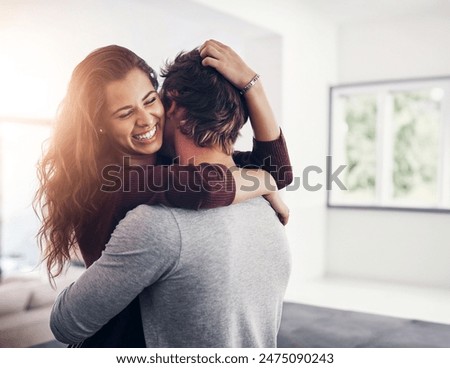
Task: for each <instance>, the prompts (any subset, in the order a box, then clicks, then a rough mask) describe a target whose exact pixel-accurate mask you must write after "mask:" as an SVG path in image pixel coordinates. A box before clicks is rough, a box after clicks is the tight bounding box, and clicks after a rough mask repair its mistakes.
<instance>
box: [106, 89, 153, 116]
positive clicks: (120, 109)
mask: <svg viewBox="0 0 450 368" xmlns="http://www.w3.org/2000/svg"><path fill="white" fill-rule="evenodd" d="M153 93H157V92H156V91H155V90H154V89H153V90H151V91H150V92H148V93H147V94H146V95H145V96H144V97H143V98H142V101H145V100H146V99H147V98H148V97H149V96H150V95H151V94H153ZM132 107H133V106H132V105H127V106H122V107H120V108H118V109H117V110H116V111H114V112H113V113H112V115H116V114H117V113H118V112H119V111H122V110H127V109H131V108H132Z"/></svg>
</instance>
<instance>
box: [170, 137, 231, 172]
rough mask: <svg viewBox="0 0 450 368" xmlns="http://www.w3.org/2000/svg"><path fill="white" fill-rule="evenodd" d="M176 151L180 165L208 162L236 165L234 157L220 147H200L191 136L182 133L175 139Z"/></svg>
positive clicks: (227, 165) (229, 165) (228, 165)
mask: <svg viewBox="0 0 450 368" xmlns="http://www.w3.org/2000/svg"><path fill="white" fill-rule="evenodd" d="M175 151H176V153H177V156H178V157H179V163H180V165H199V164H201V163H205V162H206V163H211V164H222V165H225V166H226V167H232V166H235V163H234V161H233V157H232V156H230V155H228V154H226V153H225V152H223V151H222V149H221V148H220V147H198V146H196V145H195V144H194V142H193V141H192V140H191V139H190V138H188V137H186V136H184V135H181V134H180V135H179V136H178V137H177V138H176V139H175Z"/></svg>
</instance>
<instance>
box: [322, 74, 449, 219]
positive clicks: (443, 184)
mask: <svg viewBox="0 0 450 368" xmlns="http://www.w3.org/2000/svg"><path fill="white" fill-rule="evenodd" d="M431 86H433V87H442V88H444V89H445V91H446V93H445V97H444V99H443V100H442V109H441V114H442V117H443V118H442V121H441V132H442V134H441V136H440V137H439V140H440V141H439V148H438V150H439V153H438V163H437V164H438V179H437V185H438V188H437V195H438V207H430V206H426V205H424V206H423V207H422V206H407V205H405V206H399V205H393V203H392V202H393V201H392V199H391V198H390V197H389V196H390V193H391V191H389V189H388V186H389V185H391V180H386V177H389V176H390V175H392V170H391V168H392V163H393V160H392V155H391V153H392V145H391V144H390V142H392V141H389V139H390V138H393V135H392V134H390V135H387V134H386V133H385V132H386V131H387V130H389V127H388V126H386V123H388V124H390V123H391V122H392V121H391V120H390V119H385V118H384V117H383V114H386V112H387V111H389V109H385V108H384V104H385V103H386V101H380V97H379V96H378V97H377V111H378V113H377V122H376V129H377V130H376V131H377V135H376V140H375V145H376V170H375V172H376V178H377V180H376V185H375V200H374V201H373V202H372V201H371V202H369V201H367V202H366V203H364V202H363V201H362V202H361V204H357V203H353V202H351V203H350V202H349V203H348V204H345V201H342V200H339V201H333V198H332V190H327V207H328V208H342V209H369V210H394V211H412V212H433V213H446V214H448V213H450V76H433V77H423V78H410V79H391V80H382V81H371V82H359V83H348V84H339V85H334V86H331V87H330V88H329V107H328V113H329V115H328V124H329V125H328V155H329V156H331V157H333V159H334V157H335V156H336V155H335V153H336V138H335V137H336V135H337V134H336V131H335V128H336V126H337V125H338V123H337V122H335V121H333V120H334V118H335V108H336V105H337V104H336V103H335V101H336V100H337V99H338V98H339V97H340V96H342V95H351V94H354V95H357V94H362V93H371V92H375V93H379V92H383V93H382V94H383V96H382V99H385V97H386V96H388V93H386V92H392V91H396V90H398V91H405V90H409V89H411V90H414V89H416V90H417V89H420V88H424V87H431ZM380 106H382V107H383V108H382V110H378V108H379V107H380ZM380 112H381V113H380ZM379 134H381V135H380V136H379ZM386 137H387V138H388V139H386ZM338 145H339V143H338ZM338 158H339V155H338ZM386 158H389V159H388V160H386ZM334 161H335V163H337V162H339V160H334ZM341 162H342V161H341ZM381 162H384V163H387V164H380V163H381ZM330 170H332V168H330ZM378 178H380V179H378ZM336 202H337V203H336Z"/></svg>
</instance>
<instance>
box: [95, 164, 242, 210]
mask: <svg viewBox="0 0 450 368" xmlns="http://www.w3.org/2000/svg"><path fill="white" fill-rule="evenodd" d="M117 170H118V171H116V172H114V173H112V172H109V173H108V175H109V179H114V180H110V181H109V182H110V185H104V187H103V190H104V191H106V192H119V196H120V200H119V202H120V207H121V211H122V212H123V211H128V210H130V209H132V208H135V207H137V206H139V205H140V204H147V205H154V204H163V205H166V206H170V207H180V208H189V209H201V208H203V209H206V208H216V207H222V206H228V205H230V204H231V203H232V202H233V200H234V197H235V194H236V183H235V181H234V178H233V175H232V172H231V171H230V170H229V169H228V168H227V167H226V166H224V165H220V164H208V163H202V164H200V165H198V166H194V165H177V164H173V165H148V166H143V165H142V166H141V165H139V166H138V165H130V166H126V167H123V168H119V167H118V168H117Z"/></svg>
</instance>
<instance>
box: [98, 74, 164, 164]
mask: <svg viewBox="0 0 450 368" xmlns="http://www.w3.org/2000/svg"><path fill="white" fill-rule="evenodd" d="M105 91H106V92H105V95H106V109H105V113H104V117H103V122H102V124H101V128H100V129H101V132H102V134H104V135H106V136H107V137H108V140H109V141H110V142H111V145H112V147H113V148H114V150H115V151H116V153H117V154H118V157H119V159H121V157H122V156H123V154H130V155H134V156H136V155H150V154H153V153H155V152H157V151H158V150H159V149H160V148H161V145H162V139H163V134H162V133H163V129H164V107H163V105H162V103H161V100H160V99H159V96H158V92H157V91H156V90H155V87H154V86H153V84H152V82H151V81H150V80H149V78H148V76H147V75H146V74H145V73H144V72H143V71H142V70H139V69H137V68H136V69H133V70H131V71H130V72H129V73H128V74H127V75H126V77H125V78H124V79H121V80H118V81H113V82H111V83H109V84H108V85H107V86H106V90H105ZM124 104H125V105H124ZM154 158H156V156H155V157H154ZM147 159H148V158H146V160H147ZM137 161H138V158H137V157H136V158H134V159H133V160H132V162H131V163H133V164H134V163H138V162H137ZM154 161H155V162H156V160H154ZM155 162H153V163H155ZM147 163H148V162H147Z"/></svg>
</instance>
